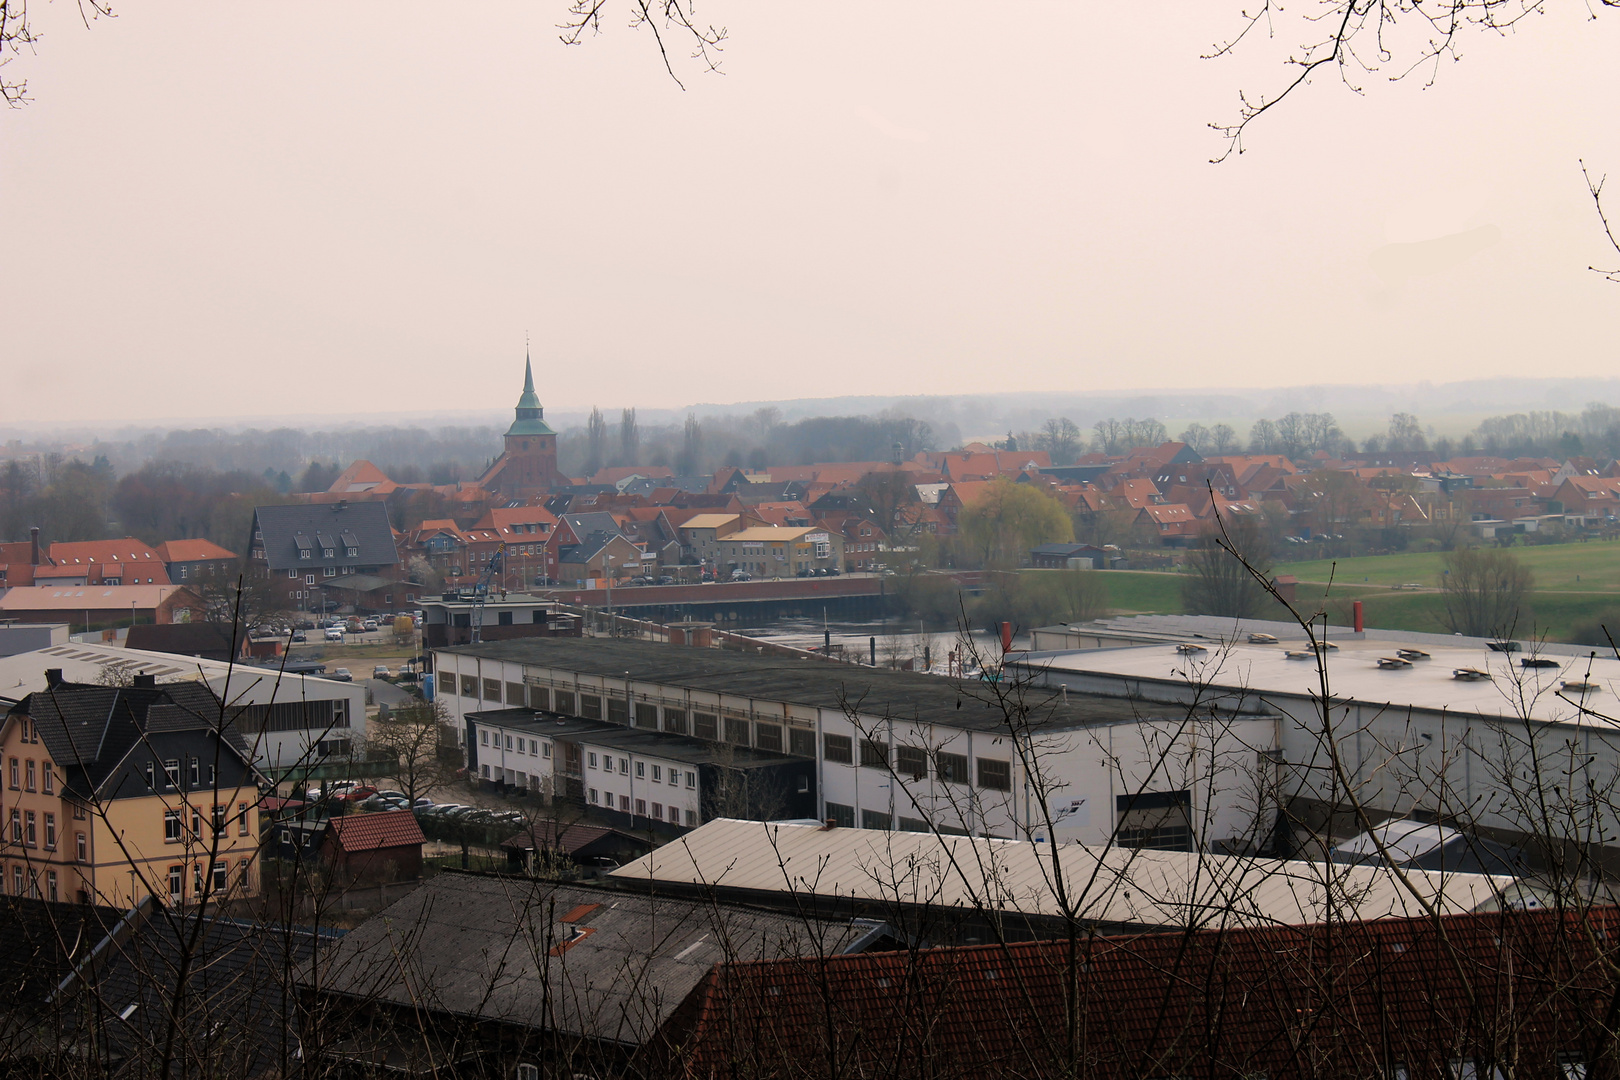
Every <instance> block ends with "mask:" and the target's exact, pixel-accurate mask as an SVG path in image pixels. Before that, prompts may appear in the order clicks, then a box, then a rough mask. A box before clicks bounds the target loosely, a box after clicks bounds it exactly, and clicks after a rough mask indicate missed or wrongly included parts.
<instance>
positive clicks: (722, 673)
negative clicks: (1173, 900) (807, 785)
mask: <svg viewBox="0 0 1620 1080" xmlns="http://www.w3.org/2000/svg"><path fill="white" fill-rule="evenodd" d="M436 652H438V653H441V654H451V655H465V656H472V657H479V658H483V659H488V660H498V661H505V662H507V663H513V664H530V665H537V666H549V667H553V668H558V669H564V670H568V671H574V672H577V673H579V674H582V675H593V676H598V677H601V678H604V679H616V678H624V677H625V676H626V675H627V674H628V676H629V677H630V678H632V679H634V680H635V681H637V682H644V683H661V684H663V685H666V686H674V687H681V688H684V689H690V690H701V691H706V692H709V693H721V694H730V695H736V696H742V697H754V698H760V699H765V700H771V701H786V702H789V703H792V704H797V705H807V706H813V707H817V708H823V709H837V710H845V711H850V712H857V713H860V714H862V715H864V716H883V717H889V718H893V719H896V720H909V721H914V722H916V723H922V724H937V725H940V726H942V727H955V728H963V729H966V730H971V731H1002V730H1005V728H1006V723H1007V719H1006V716H1005V714H1004V713H1003V711H1002V709H1001V708H1000V706H999V705H998V704H997V703H996V701H995V694H994V689H993V687H992V686H991V685H989V684H986V683H981V682H978V681H976V680H963V679H947V678H943V677H941V676H938V675H924V674H920V673H917V672H909V671H893V670H889V669H885V668H870V667H861V666H858V665H855V664H844V663H838V662H835V661H828V660H789V659H783V658H781V657H776V656H769V655H758V654H751V653H740V652H730V651H723V650H720V649H705V648H696V647H691V648H687V647H682V646H672V645H664V644H660V643H651V642H635V641H613V640H609V639H604V638H579V639H576V638H525V639H521V640H515V641H499V642H485V643H483V644H479V645H461V646H456V647H453V648H447V649H438V650H436ZM1019 692H1020V695H1021V697H1022V701H1023V704H1024V705H1025V706H1026V707H1027V708H1028V709H1029V714H1030V717H1031V718H1032V719H1033V720H1035V721H1036V722H1038V723H1040V724H1041V725H1042V726H1044V727H1047V728H1053V729H1062V728H1080V727H1092V726H1097V725H1102V724H1120V723H1136V722H1139V721H1141V720H1144V719H1152V718H1153V717H1154V716H1156V715H1161V714H1162V713H1163V710H1158V709H1154V708H1153V707H1152V706H1149V707H1148V711H1147V712H1146V713H1144V711H1143V708H1142V703H1141V702H1131V701H1126V700H1122V699H1121V698H1119V697H1116V696H1106V695H1101V694H1098V695H1089V694H1088V695H1081V694H1069V695H1068V697H1067V698H1066V699H1065V698H1064V697H1063V696H1062V694H1061V691H1058V690H1041V689H1033V690H1031V689H1030V688H1028V687H1022V688H1020V691H1019Z"/></svg>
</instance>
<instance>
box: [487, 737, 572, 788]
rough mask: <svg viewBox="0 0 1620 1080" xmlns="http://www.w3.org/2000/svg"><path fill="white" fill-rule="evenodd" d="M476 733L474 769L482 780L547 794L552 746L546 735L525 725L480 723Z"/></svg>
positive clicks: (550, 781)
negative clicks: (476, 768)
mask: <svg viewBox="0 0 1620 1080" xmlns="http://www.w3.org/2000/svg"><path fill="white" fill-rule="evenodd" d="M478 734H479V746H478V768H479V775H480V776H481V777H482V778H483V779H485V780H504V781H505V782H506V783H508V784H510V785H512V786H513V787H518V788H522V789H523V790H525V791H531V792H533V793H534V794H536V795H549V794H551V792H552V790H553V785H552V774H553V770H554V765H553V761H554V758H553V754H554V753H555V750H556V746H555V744H554V742H553V741H552V739H551V738H550V737H549V736H546V735H541V734H539V733H537V732H534V731H529V730H527V728H526V727H525V728H517V727H511V728H508V727H502V726H499V725H495V724H485V723H482V722H480V723H479V725H478Z"/></svg>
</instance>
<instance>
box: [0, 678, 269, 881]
mask: <svg viewBox="0 0 1620 1080" xmlns="http://www.w3.org/2000/svg"><path fill="white" fill-rule="evenodd" d="M46 674H47V676H48V683H49V685H48V687H47V688H46V689H45V690H41V691H39V692H38V693H34V694H30V695H28V696H27V697H25V698H23V699H22V700H21V701H20V702H18V703H17V705H16V706H14V707H13V708H12V709H11V711H10V712H9V713H8V714H6V717H5V720H4V722H3V724H0V769H3V770H4V772H3V773H0V796H3V801H0V830H3V831H0V891H3V892H5V893H8V894H10V895H14V896H32V897H37V898H40V899H45V900H60V901H75V902H79V903H95V904H106V905H111V906H115V907H123V908H129V907H133V906H134V905H135V904H137V903H139V902H140V901H141V900H143V899H145V898H146V897H147V896H149V895H151V896H156V897H157V898H158V899H159V900H161V901H163V902H165V903H167V904H170V905H172V906H176V907H178V906H182V905H188V904H195V903H200V902H204V901H207V902H218V901H220V900H223V899H226V898H234V897H237V896H243V895H251V894H254V893H257V891H258V869H257V865H256V856H257V854H258V847H259V830H258V820H257V818H258V799H259V788H258V775H257V773H255V771H254V769H253V763H252V755H251V753H250V752H249V750H248V748H247V746H246V745H245V744H244V743H243V742H242V740H241V737H240V736H239V735H238V734H236V732H235V730H234V728H232V727H230V726H229V725H228V724H225V723H224V717H223V710H222V709H221V707H220V702H219V699H218V698H216V697H215V696H214V695H213V693H212V692H211V691H210V690H209V689H208V687H206V686H204V685H203V684H201V683H196V682H179V683H165V684H163V685H161V686H159V685H156V684H155V682H154V680H153V678H152V676H150V675H145V676H140V675H138V676H136V680H135V685H134V686H129V687H106V686H90V685H85V684H80V683H68V682H64V681H62V678H61V672H60V671H50V672H47V673H46Z"/></svg>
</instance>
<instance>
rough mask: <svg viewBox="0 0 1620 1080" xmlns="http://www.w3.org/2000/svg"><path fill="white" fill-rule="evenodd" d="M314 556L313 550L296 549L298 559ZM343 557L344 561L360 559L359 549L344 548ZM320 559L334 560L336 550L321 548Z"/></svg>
mask: <svg viewBox="0 0 1620 1080" xmlns="http://www.w3.org/2000/svg"><path fill="white" fill-rule="evenodd" d="M314 554H315V549H314V548H299V549H298V557H299V558H300V559H309V558H312V557H313V556H314ZM343 557H344V558H345V559H358V558H359V557H360V549H359V548H357V547H346V548H344V549H343ZM321 558H323V559H335V558H337V548H329V547H323V548H321Z"/></svg>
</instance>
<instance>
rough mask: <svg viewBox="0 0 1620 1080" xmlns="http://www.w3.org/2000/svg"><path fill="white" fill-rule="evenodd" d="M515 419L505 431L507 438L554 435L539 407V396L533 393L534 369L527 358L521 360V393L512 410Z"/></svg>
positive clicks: (542, 410)
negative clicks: (515, 415) (515, 416)
mask: <svg viewBox="0 0 1620 1080" xmlns="http://www.w3.org/2000/svg"><path fill="white" fill-rule="evenodd" d="M514 412H516V413H517V418H516V419H514V420H513V421H512V426H511V427H509V428H507V429H506V434H507V435H508V436H512V435H555V434H556V432H555V431H553V430H551V425H550V424H548V423H546V422H545V420H544V419H543V417H544V416H545V412H546V411H545V409H543V408H541V406H540V395H539V394H536V393H535V392H534V368H533V366H532V365H531V364H530V363H529V358H528V357H524V358H523V393H522V395H521V396H520V397H519V398H518V403H517V408H516V409H515V410H514Z"/></svg>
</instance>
